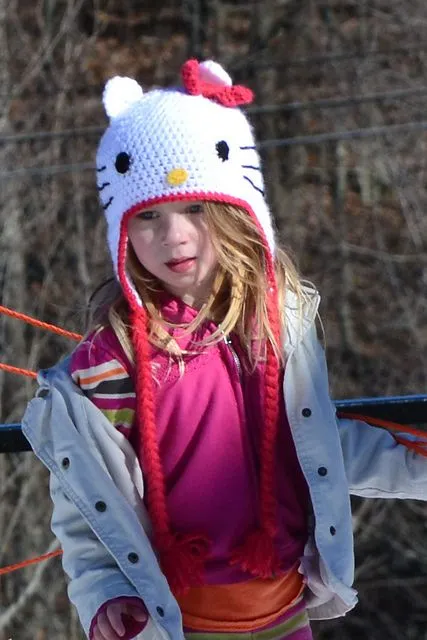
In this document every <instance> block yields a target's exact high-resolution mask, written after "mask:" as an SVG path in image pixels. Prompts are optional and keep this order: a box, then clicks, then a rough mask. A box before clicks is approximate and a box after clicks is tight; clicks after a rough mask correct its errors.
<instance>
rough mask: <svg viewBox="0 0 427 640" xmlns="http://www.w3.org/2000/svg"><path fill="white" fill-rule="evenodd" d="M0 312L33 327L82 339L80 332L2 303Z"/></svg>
mask: <svg viewBox="0 0 427 640" xmlns="http://www.w3.org/2000/svg"><path fill="white" fill-rule="evenodd" d="M0 313H3V314H4V315H6V316H10V317H11V318H16V319H17V320H22V321H23V322H26V323H27V324H31V325H33V327H39V329H45V330H46V331H51V332H52V333H56V334H58V335H59V336H65V337H66V338H71V339H72V340H76V342H79V340H81V339H82V336H81V335H80V334H79V333H74V332H73V331H66V330H65V329H61V327H57V326H55V325H54V324H49V323H48V322H42V321H41V320H36V318H33V317H31V316H27V315H25V314H24V313H19V312H18V311H13V309H9V308H8V307H3V306H2V305H0Z"/></svg>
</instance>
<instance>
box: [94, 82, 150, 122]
mask: <svg viewBox="0 0 427 640" xmlns="http://www.w3.org/2000/svg"><path fill="white" fill-rule="evenodd" d="M142 95H143V90H142V87H141V86H140V85H139V84H138V83H137V81H136V80H133V78H124V77H121V76H115V77H114V78H111V79H110V80H108V82H107V83H106V85H105V88H104V93H103V95H102V102H103V104H104V109H105V112H106V114H107V116H108V117H109V118H110V119H111V118H117V116H120V115H121V114H122V113H124V112H125V111H127V110H128V109H129V107H131V106H132V105H133V104H135V102H138V100H140V99H141V98H142Z"/></svg>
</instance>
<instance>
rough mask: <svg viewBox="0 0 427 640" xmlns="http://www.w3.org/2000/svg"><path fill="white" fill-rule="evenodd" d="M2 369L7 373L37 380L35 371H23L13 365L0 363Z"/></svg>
mask: <svg viewBox="0 0 427 640" xmlns="http://www.w3.org/2000/svg"><path fill="white" fill-rule="evenodd" d="M0 369H2V370H3V371H7V372H8V373H16V374H18V375H20V376H28V377H29V378H37V373H36V372H35V371H30V370H29V369H21V368H20V367H12V365H10V364H3V363H2V362H0Z"/></svg>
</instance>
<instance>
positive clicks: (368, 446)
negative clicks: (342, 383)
mask: <svg viewBox="0 0 427 640" xmlns="http://www.w3.org/2000/svg"><path fill="white" fill-rule="evenodd" d="M311 349H312V351H313V353H314V355H315V360H316V365H315V369H316V373H315V375H316V378H317V380H318V383H317V384H316V386H317V388H318V391H320V387H319V384H320V385H321V393H322V395H324V396H325V398H326V399H327V400H326V402H328V403H329V405H330V411H329V413H330V414H331V415H333V416H335V420H336V423H337V426H338V431H339V436H340V440H341V447H342V452H343V457H344V466H345V472H346V476H347V480H348V484H349V490H350V493H351V494H353V495H357V496H361V497H365V498H414V499H418V500H427V458H425V457H423V456H420V455H419V454H417V453H414V452H413V451H411V450H409V449H407V448H406V447H405V446H404V445H401V444H398V443H397V442H396V440H395V439H394V437H393V436H392V435H391V434H390V433H389V432H388V431H386V430H385V429H381V428H379V427H374V426H371V425H369V424H367V423H365V422H362V421H359V420H349V419H339V418H337V417H336V410H335V405H334V404H333V402H332V400H331V399H330V395H329V383H328V373H327V364H326V357H325V351H324V349H323V346H322V345H321V344H320V342H319V340H318V338H317V334H316V329H315V327H314V326H313V328H312V329H311ZM319 380H321V381H322V382H320V383H319Z"/></svg>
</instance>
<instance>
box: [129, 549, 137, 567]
mask: <svg viewBox="0 0 427 640" xmlns="http://www.w3.org/2000/svg"><path fill="white" fill-rule="evenodd" d="M128 560H129V562H131V563H132V564H136V563H137V562H138V560H139V556H138V554H137V553H135V552H134V551H131V552H130V553H128Z"/></svg>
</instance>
